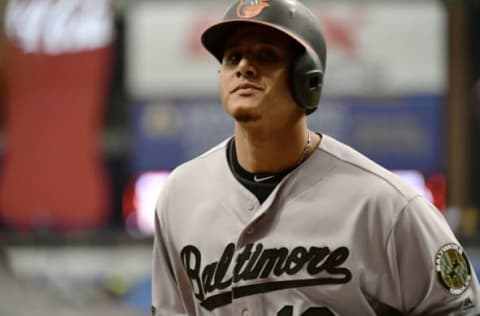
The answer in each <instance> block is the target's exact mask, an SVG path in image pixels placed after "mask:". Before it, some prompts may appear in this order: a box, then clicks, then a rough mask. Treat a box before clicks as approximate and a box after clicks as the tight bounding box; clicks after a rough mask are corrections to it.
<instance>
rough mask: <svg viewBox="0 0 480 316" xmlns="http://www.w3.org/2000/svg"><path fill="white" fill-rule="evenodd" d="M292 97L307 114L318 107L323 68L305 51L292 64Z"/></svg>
mask: <svg viewBox="0 0 480 316" xmlns="http://www.w3.org/2000/svg"><path fill="white" fill-rule="evenodd" d="M291 80H292V82H291V86H292V90H293V97H294V99H295V100H296V101H297V103H298V104H299V105H300V106H301V107H303V108H305V111H306V112H307V114H310V113H312V112H313V111H315V110H316V109H317V107H318V103H319V102H320V96H321V94H322V86H323V67H322V65H320V63H319V62H318V61H316V60H315V59H314V58H312V56H311V55H310V54H309V53H308V52H307V51H306V50H305V51H304V52H303V54H300V56H298V57H297V59H296V60H295V62H294V64H293V70H292V75H291Z"/></svg>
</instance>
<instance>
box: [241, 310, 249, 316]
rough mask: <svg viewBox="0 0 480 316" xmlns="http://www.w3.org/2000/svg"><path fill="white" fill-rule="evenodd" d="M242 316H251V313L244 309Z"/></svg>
mask: <svg viewBox="0 0 480 316" xmlns="http://www.w3.org/2000/svg"><path fill="white" fill-rule="evenodd" d="M242 316H250V311H249V310H248V309H244V310H243V311H242Z"/></svg>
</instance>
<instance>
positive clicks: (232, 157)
mask: <svg viewBox="0 0 480 316" xmlns="http://www.w3.org/2000/svg"><path fill="white" fill-rule="evenodd" d="M227 161H228V166H229V167H230V170H231V171H232V173H233V175H234V176H235V178H236V179H237V180H238V181H239V182H240V183H241V184H242V185H243V186H244V187H246V188H247V189H248V190H249V191H250V192H252V193H253V194H254V195H255V196H256V197H257V199H258V201H259V202H260V204H261V203H263V202H264V201H265V200H266V199H267V198H268V196H269V195H270V193H272V191H273V189H275V187H276V186H277V184H278V183H280V181H281V180H282V179H283V178H284V177H285V176H286V175H287V174H289V173H290V172H291V171H292V170H293V169H295V168H296V167H297V166H295V167H294V168H290V169H288V170H285V171H282V172H279V173H250V172H248V171H246V170H245V169H243V168H242V166H240V164H239V163H238V158H237V150H236V148H235V139H234V138H232V139H230V140H229V141H228V144H227Z"/></svg>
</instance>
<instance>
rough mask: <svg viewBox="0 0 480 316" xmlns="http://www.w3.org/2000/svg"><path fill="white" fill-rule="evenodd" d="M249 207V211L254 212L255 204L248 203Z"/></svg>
mask: <svg viewBox="0 0 480 316" xmlns="http://www.w3.org/2000/svg"><path fill="white" fill-rule="evenodd" d="M247 206H248V210H249V211H253V209H254V208H255V203H253V202H252V201H248V205H247Z"/></svg>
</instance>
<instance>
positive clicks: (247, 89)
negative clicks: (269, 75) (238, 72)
mask: <svg viewBox="0 0 480 316" xmlns="http://www.w3.org/2000/svg"><path fill="white" fill-rule="evenodd" d="M262 90H263V88H262V87H260V86H258V85H255V84H252V83H242V84H239V85H238V86H236V87H235V88H233V89H232V90H231V91H230V93H232V94H233V93H235V92H239V93H253V92H255V91H262Z"/></svg>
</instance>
